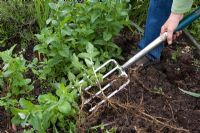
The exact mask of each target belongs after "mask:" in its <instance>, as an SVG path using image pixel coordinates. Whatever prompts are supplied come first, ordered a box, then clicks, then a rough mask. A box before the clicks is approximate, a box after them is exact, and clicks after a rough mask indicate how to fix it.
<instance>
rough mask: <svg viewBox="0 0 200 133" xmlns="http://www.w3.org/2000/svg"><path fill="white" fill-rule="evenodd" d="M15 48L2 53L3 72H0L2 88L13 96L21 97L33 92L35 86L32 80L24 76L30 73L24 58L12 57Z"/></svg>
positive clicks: (0, 53)
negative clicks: (20, 95)
mask: <svg viewBox="0 0 200 133" xmlns="http://www.w3.org/2000/svg"><path fill="white" fill-rule="evenodd" d="M14 47H15V46H13V47H12V48H11V49H9V50H7V51H3V52H0V59H2V62H3V63H2V65H3V67H2V70H0V88H1V90H5V91H7V92H9V93H11V94H12V95H19V94H24V93H25V92H29V91H31V90H32V89H33V86H32V85H31V79H29V78H25V76H24V74H25V73H26V72H27V71H28V67H27V64H26V60H25V59H24V58H23V57H22V56H19V57H13V56H12V51H13V49H14Z"/></svg>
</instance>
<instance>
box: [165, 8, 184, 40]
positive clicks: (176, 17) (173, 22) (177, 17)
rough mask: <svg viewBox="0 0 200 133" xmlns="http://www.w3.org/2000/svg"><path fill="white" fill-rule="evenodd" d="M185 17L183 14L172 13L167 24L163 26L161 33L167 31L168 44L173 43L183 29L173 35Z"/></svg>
mask: <svg viewBox="0 0 200 133" xmlns="http://www.w3.org/2000/svg"><path fill="white" fill-rule="evenodd" d="M182 18H183V14H177V13H173V12H172V13H171V14H170V16H169V18H168V19H167V21H166V22H165V24H164V25H163V26H162V28H161V34H163V33H164V32H167V42H168V44H172V41H173V40H174V39H176V37H178V36H179V35H180V34H181V33H182V31H179V32H176V34H174V35H173V33H174V30H175V29H176V27H177V26H178V24H179V22H180V21H181V19H182Z"/></svg>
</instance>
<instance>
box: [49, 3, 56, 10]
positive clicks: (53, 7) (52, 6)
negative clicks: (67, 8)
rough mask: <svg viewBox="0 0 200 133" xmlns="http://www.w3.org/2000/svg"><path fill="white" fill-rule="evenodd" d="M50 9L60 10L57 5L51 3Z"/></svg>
mask: <svg viewBox="0 0 200 133" xmlns="http://www.w3.org/2000/svg"><path fill="white" fill-rule="evenodd" d="M49 7H50V8H51V9H53V10H58V5H57V4H55V3H49Z"/></svg>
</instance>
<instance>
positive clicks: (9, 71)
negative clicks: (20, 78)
mask: <svg viewBox="0 0 200 133" xmlns="http://www.w3.org/2000/svg"><path fill="white" fill-rule="evenodd" d="M12 73H13V71H12V70H8V71H6V72H4V73H3V76H4V77H9V76H10V75H11V74H12Z"/></svg>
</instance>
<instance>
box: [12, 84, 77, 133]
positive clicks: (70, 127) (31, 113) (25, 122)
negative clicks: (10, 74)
mask: <svg viewBox="0 0 200 133" xmlns="http://www.w3.org/2000/svg"><path fill="white" fill-rule="evenodd" d="M56 86H57V90H56V96H55V95H53V94H51V93H48V94H43V95H40V96H39V97H38V104H33V103H31V102H30V101H28V100H25V99H24V98H21V99H20V101H19V104H20V106H21V109H18V108H13V109H12V110H11V111H12V113H13V114H14V117H13V119H12V123H15V124H21V126H22V127H26V126H29V125H31V126H32V127H33V129H34V130H35V131H38V132H39V133H46V130H47V129H48V128H49V127H50V126H51V125H52V126H53V129H54V132H58V130H60V131H63V132H69V131H73V132H74V130H75V129H74V128H75V126H74V124H73V123H74V120H75V115H76V114H77V110H78V105H77V103H76V99H77V96H78V95H77V92H76V90H70V89H68V88H67V87H66V86H65V85H64V84H57V85H56Z"/></svg>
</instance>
